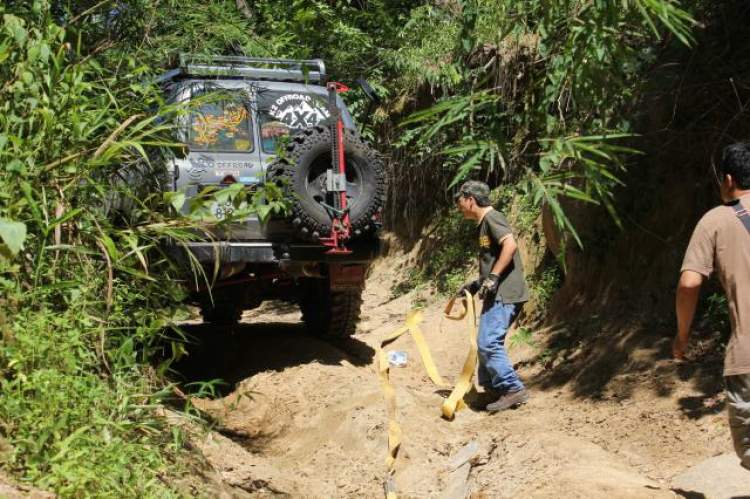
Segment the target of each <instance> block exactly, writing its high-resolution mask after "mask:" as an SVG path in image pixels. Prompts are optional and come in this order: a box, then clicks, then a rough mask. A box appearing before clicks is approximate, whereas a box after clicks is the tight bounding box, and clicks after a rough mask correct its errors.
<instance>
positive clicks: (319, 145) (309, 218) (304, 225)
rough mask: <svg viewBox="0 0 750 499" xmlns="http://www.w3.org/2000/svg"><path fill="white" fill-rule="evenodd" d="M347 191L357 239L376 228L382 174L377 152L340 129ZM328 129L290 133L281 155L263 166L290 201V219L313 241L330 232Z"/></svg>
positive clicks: (383, 189)
mask: <svg viewBox="0 0 750 499" xmlns="http://www.w3.org/2000/svg"><path fill="white" fill-rule="evenodd" d="M344 156H345V161H346V166H345V170H346V192H347V194H346V195H347V200H348V201H347V205H348V207H349V222H350V223H351V236H352V237H360V236H363V235H365V234H368V233H372V232H374V231H375V230H376V229H377V228H378V227H379V226H380V215H381V212H382V210H383V204H384V203H385V194H386V175H385V168H384V167H383V162H382V161H381V159H380V157H379V155H378V153H377V152H376V151H375V150H374V149H373V148H372V147H371V146H370V145H368V144H367V143H366V142H365V141H364V139H363V138H362V136H361V135H359V134H358V133H356V132H355V131H352V130H349V129H346V130H345V131H344ZM331 167H332V166H331V130H330V128H328V127H321V126H318V127H315V128H308V129H305V130H303V131H302V132H300V133H299V134H297V135H295V136H294V137H293V138H292V141H291V142H290V143H289V145H288V146H287V148H286V152H285V154H284V157H281V158H279V159H277V160H276V161H275V162H274V163H273V164H272V165H271V166H269V167H268V180H270V181H274V180H276V181H278V180H281V179H287V182H280V183H281V184H283V186H284V189H285V190H286V193H287V195H288V196H289V197H290V199H292V221H293V224H294V225H295V228H296V232H297V234H298V235H299V236H301V237H302V238H303V239H307V240H313V241H314V240H317V239H318V238H319V237H324V236H328V235H329V233H330V230H331V214H330V210H329V209H327V208H326V206H324V205H328V206H334V193H333V192H328V190H327V188H326V177H327V175H326V172H327V171H328V170H329V169H331Z"/></svg>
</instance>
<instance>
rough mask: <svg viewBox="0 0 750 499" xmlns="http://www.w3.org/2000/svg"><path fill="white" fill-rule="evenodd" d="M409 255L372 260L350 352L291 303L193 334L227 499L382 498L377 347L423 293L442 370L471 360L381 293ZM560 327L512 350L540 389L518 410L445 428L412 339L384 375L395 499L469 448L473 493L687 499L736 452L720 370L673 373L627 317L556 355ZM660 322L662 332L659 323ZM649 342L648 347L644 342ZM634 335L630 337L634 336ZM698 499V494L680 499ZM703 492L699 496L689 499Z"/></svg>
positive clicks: (444, 330)
mask: <svg viewBox="0 0 750 499" xmlns="http://www.w3.org/2000/svg"><path fill="white" fill-rule="evenodd" d="M406 263H407V262H406V260H404V259H401V260H399V259H398V258H395V259H394V258H391V259H389V260H384V261H381V262H379V263H378V264H377V265H376V267H375V268H374V269H373V272H372V277H371V278H370V279H369V281H368V285H367V289H366V294H365V295H366V297H365V305H364V307H363V310H364V313H363V321H362V323H361V325H360V328H359V330H358V333H357V335H356V336H355V337H354V338H353V339H352V340H351V341H349V342H347V343H345V344H341V345H331V344H328V343H325V342H321V341H319V340H317V339H315V338H313V337H311V336H309V335H308V334H307V333H306V332H305V331H304V329H303V328H302V326H301V325H299V324H298V322H297V321H298V320H299V314H298V312H296V310H295V308H294V307H291V306H277V307H273V306H270V305H269V306H264V307H263V308H261V309H259V310H256V311H252V312H249V313H246V314H245V317H244V319H243V324H241V325H240V326H237V327H234V328H228V329H216V328H210V327H206V326H201V325H195V326H191V332H192V333H194V334H195V335H196V336H197V337H199V338H200V339H202V340H203V344H202V345H200V346H199V347H198V348H196V349H195V350H194V351H193V352H191V355H190V356H188V358H189V361H188V362H187V363H184V364H183V366H182V367H183V370H184V372H185V375H186V376H187V378H188V380H192V381H196V380H208V379H213V378H216V377H221V378H224V379H226V380H227V381H228V382H229V383H230V384H229V385H228V387H227V389H226V390H225V392H224V393H222V394H220V395H219V396H217V397H214V398H204V399H201V400H199V401H198V402H197V405H199V406H200V407H201V408H202V409H204V410H206V411H207V412H209V413H211V414H212V415H214V416H216V417H217V418H218V420H219V421H220V425H219V427H218V428H217V430H218V431H216V432H213V433H211V434H210V435H208V436H207V437H206V438H205V439H201V441H200V442H198V445H199V446H200V447H201V448H202V450H203V452H204V454H205V456H206V458H207V459H208V461H209V462H210V463H211V465H212V466H213V467H214V468H215V469H216V470H217V472H218V474H219V475H220V476H221V478H222V479H223V480H224V482H225V483H226V484H228V485H230V486H231V489H230V490H232V492H231V494H230V493H228V492H226V491H222V492H221V493H219V492H217V495H222V496H227V494H229V495H233V496H236V497H245V496H253V497H265V496H286V497H304V498H332V497H342V498H348V497H368V498H370V497H372V498H377V497H383V495H384V494H383V488H382V486H383V480H384V478H385V476H386V475H385V474H386V467H385V457H386V453H387V445H386V438H387V433H386V429H387V422H388V420H387V415H386V409H385V404H384V402H383V398H382V396H381V394H380V388H379V382H378V377H377V373H376V363H377V357H376V349H377V346H378V344H379V341H380V339H381V338H382V337H383V336H384V335H385V334H387V333H389V332H390V331H392V330H393V329H395V328H397V327H398V326H399V325H400V324H401V322H402V321H403V317H404V314H405V313H406V312H407V311H408V309H409V307H410V306H411V304H412V302H413V301H414V300H416V299H420V300H421V299H427V302H428V303H429V304H428V306H427V308H426V309H425V322H424V323H423V327H422V329H423V331H424V332H425V335H426V337H427V340H428V342H429V344H430V347H431V349H432V352H433V355H434V357H435V360H436V362H437V364H438V367H439V369H440V372H441V374H443V376H444V377H445V378H447V379H449V380H450V381H454V380H455V377H456V376H457V374H458V373H459V371H460V366H461V365H462V363H463V360H464V357H465V355H466V352H467V348H468V345H467V341H466V337H465V335H466V332H465V330H464V328H465V325H464V324H461V323H456V322H452V321H447V320H443V319H442V318H441V312H442V310H441V309H442V306H443V303H442V301H432V302H430V297H429V296H418V297H416V296H414V295H413V294H410V295H405V296H402V297H399V298H397V299H390V286H391V285H392V281H393V276H394V273H396V272H398V271H399V266H400V265H405V264H406ZM594 320H595V319H592V323H590V324H584V323H576V324H565V325H560V326H559V327H555V328H551V329H550V330H546V331H538V332H536V333H535V334H534V338H535V340H536V341H537V342H538V345H537V346H535V347H532V346H530V345H528V344H522V345H518V344H515V343H514V345H515V346H512V347H511V349H510V352H511V356H512V358H513V359H514V361H516V362H518V363H519V367H520V372H521V374H522V376H523V378H524V379H525V380H526V381H527V384H528V385H529V387H530V388H531V390H532V392H533V398H532V399H531V401H530V402H529V403H528V404H526V405H525V406H523V407H522V408H520V409H517V410H511V411H507V412H505V413H501V414H497V415H488V414H486V413H484V412H480V411H477V410H474V409H467V410H464V411H461V412H459V413H458V415H457V417H456V419H455V421H453V422H448V421H445V420H443V419H441V418H440V411H439V406H440V402H441V396H440V395H439V394H438V393H436V389H435V387H434V386H433V385H432V384H431V383H430V381H429V378H427V376H426V374H425V372H424V368H423V367H422V365H421V362H420V361H419V357H418V354H417V351H416V348H415V346H414V344H413V343H412V341H411V340H410V338H408V337H403V338H402V339H400V340H398V341H397V342H396V344H395V345H394V346H393V348H397V349H402V350H406V351H407V352H408V354H409V358H410V360H409V364H408V366H407V367H405V368H402V369H392V371H391V377H392V379H393V380H394V382H395V383H396V385H397V393H396V397H397V404H398V417H399V422H400V423H401V425H402V427H403V430H404V441H403V445H402V448H401V452H400V455H399V459H398V462H397V473H396V476H395V481H396V487H397V491H398V494H399V497H404V498H426V497H440V496H441V493H442V492H443V491H444V490H445V489H446V487H447V486H448V484H447V482H448V480H449V473H448V472H447V470H446V465H447V463H448V461H449V458H450V456H451V455H452V454H454V453H455V452H457V451H458V450H459V449H461V448H462V447H463V446H464V445H465V444H467V443H468V442H471V441H476V442H477V443H478V444H479V451H478V452H477V454H476V455H475V457H474V458H473V460H472V468H471V473H470V475H469V479H468V491H469V497H472V498H512V497H516V498H529V497H532V498H546V497H549V498H552V497H555V498H557V497H581V498H583V497H586V498H591V497H602V498H605V497H606V498H640V497H643V498H653V497H656V498H659V497H664V498H667V497H680V496H681V495H679V494H684V493H685V491H683V492H680V491H674V490H672V479H673V477H675V476H676V475H677V474H679V473H680V472H682V471H683V470H685V469H686V468H688V467H690V466H691V465H693V464H695V463H697V462H699V461H701V460H703V459H705V458H707V457H710V456H713V455H717V454H721V453H725V452H729V451H730V450H731V444H730V441H729V436H728V431H727V428H726V418H725V415H724V412H722V405H723V400H722V396H721V391H720V390H721V386H720V383H719V382H718V381H717V380H719V379H720V378H719V377H718V373H719V371H718V370H719V366H718V364H717V363H716V362H704V363H700V364H692V365H683V366H677V365H675V364H674V363H672V362H671V361H670V360H669V359H668V357H667V345H668V343H669V336H670V335H671V331H669V330H668V328H667V327H666V326H658V325H656V326H654V328H651V329H649V330H644V329H643V328H641V327H640V326H637V325H635V324H633V325H630V324H628V320H627V318H626V317H623V318H621V320H620V321H618V324H621V326H620V327H619V331H611V330H602V332H601V334H598V335H596V334H595V335H593V336H592V339H591V340H590V341H589V342H587V343H585V344H574V345H565V346H564V347H563V346H560V345H559V342H560V338H565V337H566V335H568V336H569V335H570V328H576V327H588V328H595V324H594V322H593V321H594ZM660 328H661V329H660ZM644 335H645V338H644ZM634 338H638V341H634ZM688 497H692V496H688ZM696 497H698V496H696Z"/></svg>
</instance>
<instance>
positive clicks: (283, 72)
mask: <svg viewBox="0 0 750 499" xmlns="http://www.w3.org/2000/svg"><path fill="white" fill-rule="evenodd" d="M167 67H168V68H170V70H169V71H168V72H167V73H166V74H164V75H162V76H160V77H159V78H158V79H157V81H158V82H163V81H167V80H172V79H177V78H188V77H193V78H196V77H198V78H201V77H209V78H216V77H225V78H237V79H253V80H277V81H278V80H281V81H303V82H310V83H321V82H324V81H325V79H326V74H325V73H326V67H325V64H324V63H323V61H322V60H320V59H305V60H295V59H266V58H261V57H238V56H214V55H195V54H175V55H174V56H172V57H170V58H169V59H168V62H167Z"/></svg>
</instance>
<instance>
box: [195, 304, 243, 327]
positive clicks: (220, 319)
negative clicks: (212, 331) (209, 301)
mask: <svg viewBox="0 0 750 499" xmlns="http://www.w3.org/2000/svg"><path fill="white" fill-rule="evenodd" d="M201 317H203V322H209V323H211V324H213V325H214V326H231V325H233V324H237V323H238V322H239V321H240V318H241V317H242V309H241V308H237V307H233V306H226V305H220V306H218V307H214V306H211V305H201Z"/></svg>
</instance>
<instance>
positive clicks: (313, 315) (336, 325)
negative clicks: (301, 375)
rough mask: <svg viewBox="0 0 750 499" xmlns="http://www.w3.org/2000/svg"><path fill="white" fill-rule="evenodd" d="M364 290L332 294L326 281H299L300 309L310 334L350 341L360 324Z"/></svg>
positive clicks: (345, 290) (341, 291)
mask: <svg viewBox="0 0 750 499" xmlns="http://www.w3.org/2000/svg"><path fill="white" fill-rule="evenodd" d="M361 306H362V288H352V289H344V290H335V291H334V290H331V289H330V288H329V287H328V282H327V281H326V280H325V279H300V280H299V308H300V310H301V311H302V321H303V322H304V323H305V325H306V326H307V329H308V330H309V331H310V333H312V334H314V335H315V336H318V337H320V338H324V339H330V340H343V339H346V338H349V337H351V336H352V335H353V334H354V333H355V331H356V329H357V322H359V314H360V308H361Z"/></svg>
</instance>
